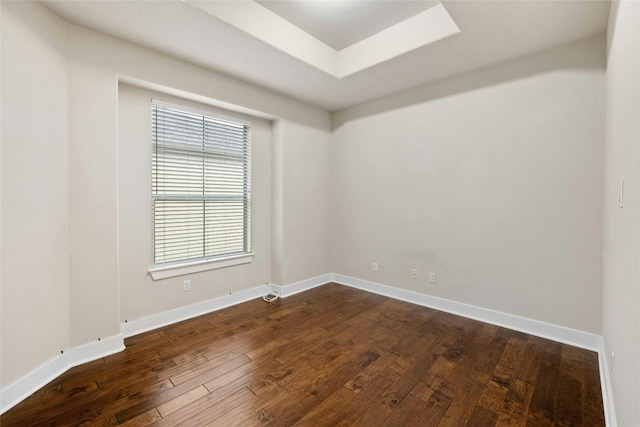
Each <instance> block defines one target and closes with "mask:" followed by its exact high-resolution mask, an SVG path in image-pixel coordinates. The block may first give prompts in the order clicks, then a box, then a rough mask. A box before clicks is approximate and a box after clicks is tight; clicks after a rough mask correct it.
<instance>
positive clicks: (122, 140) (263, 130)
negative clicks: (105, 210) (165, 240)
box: [118, 84, 271, 321]
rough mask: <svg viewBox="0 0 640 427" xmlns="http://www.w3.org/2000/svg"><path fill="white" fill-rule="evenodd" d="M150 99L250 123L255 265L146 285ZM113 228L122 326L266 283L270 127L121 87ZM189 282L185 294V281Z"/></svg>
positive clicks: (149, 261)
mask: <svg viewBox="0 0 640 427" xmlns="http://www.w3.org/2000/svg"><path fill="white" fill-rule="evenodd" d="M151 99H156V100H161V101H165V102H169V103H172V104H175V105H181V106H185V107H191V108H194V109H197V110H199V111H205V112H208V113H211V114H214V115H220V116H225V117H232V118H237V119H240V120H244V121H249V122H251V125H252V126H251V140H252V141H251V180H252V191H251V193H252V200H251V202H252V203H251V217H252V221H251V222H252V224H251V241H252V249H253V252H254V253H255V258H254V260H253V262H251V263H249V264H243V265H239V266H235V267H227V268H221V269H217V270H210V271H206V272H201V273H196V274H189V275H185V276H178V277H173V278H169V279H164V280H157V281H153V280H151V277H150V276H149V275H148V273H147V270H148V268H150V267H151V266H152V265H153V253H152V244H151V243H152V241H153V240H152V239H153V236H152V228H153V224H152V221H153V220H152V215H151V125H150V123H151V107H150V106H151V102H150V100H151ZM118 189H119V190H118V224H119V233H118V234H119V236H120V238H119V259H120V262H119V268H120V300H121V319H122V321H124V320H132V319H136V318H139V317H142V316H145V315H149V314H155V313H161V312H163V311H166V310H169V309H172V308H177V307H181V306H184V305H188V304H193V303H196V302H198V301H204V300H207V299H210V298H214V297H217V296H220V295H223V294H225V293H227V294H228V293H230V292H235V291H239V290H243V289H247V288H251V287H254V286H258V285H261V284H265V283H268V282H269V281H270V280H271V279H270V272H271V123H270V122H269V121H267V120H264V119H259V118H256V117H250V116H246V115H241V114H238V113H233V112H230V111H227V110H221V109H219V108H214V107H211V106H208V105H203V104H198V103H194V102H191V101H188V100H185V99H180V98H175V97H172V96H169V95H166V94H161V93H157V92H151V91H148V90H143V89H140V88H135V87H132V86H127V85H122V84H121V85H120V86H119V96H118ZM185 279H189V280H191V291H190V292H184V291H183V281H184V280H185Z"/></svg>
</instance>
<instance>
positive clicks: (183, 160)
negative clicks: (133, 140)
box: [152, 104, 251, 264]
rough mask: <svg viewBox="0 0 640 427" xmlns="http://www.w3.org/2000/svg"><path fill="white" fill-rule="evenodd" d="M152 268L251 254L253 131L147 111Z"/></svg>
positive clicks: (170, 111)
mask: <svg viewBox="0 0 640 427" xmlns="http://www.w3.org/2000/svg"><path fill="white" fill-rule="evenodd" d="M152 174H153V175H152V196H153V197H152V199H153V212H154V260H155V263H156V264H167V263H174V262H185V261H199V260H203V259H209V258H216V257H223V256H229V255H237V254H242V253H247V252H249V251H250V209H249V207H250V194H251V193H250V128H249V126H248V125H245V124H242V123H234V122H231V121H228V120H222V119H218V118H215V117H210V116H204V115H201V114H196V113H192V112H188V111H181V110H178V109H174V108H170V107H166V106H162V105H159V104H153V105H152Z"/></svg>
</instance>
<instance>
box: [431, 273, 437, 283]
mask: <svg viewBox="0 0 640 427" xmlns="http://www.w3.org/2000/svg"><path fill="white" fill-rule="evenodd" d="M429 283H436V273H434V272H433V271H431V272H430V273H429Z"/></svg>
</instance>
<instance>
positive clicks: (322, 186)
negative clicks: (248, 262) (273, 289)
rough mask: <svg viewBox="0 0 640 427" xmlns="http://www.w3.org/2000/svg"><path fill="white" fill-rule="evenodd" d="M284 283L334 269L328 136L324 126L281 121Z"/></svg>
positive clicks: (297, 280)
mask: <svg viewBox="0 0 640 427" xmlns="http://www.w3.org/2000/svg"><path fill="white" fill-rule="evenodd" d="M282 133H283V142H284V144H283V147H282V161H283V163H282V175H283V177H282V182H283V190H282V191H283V193H282V203H283V209H282V214H283V218H282V221H283V230H282V231H283V247H282V254H283V257H282V259H283V265H282V282H279V283H278V282H276V283H277V284H278V285H279V284H280V283H285V284H291V283H295V282H299V281H301V280H305V279H309V278H311V277H317V276H320V275H322V274H327V273H328V272H330V271H331V270H330V258H329V254H330V250H329V245H330V232H329V230H330V222H329V197H330V180H329V159H330V157H329V149H330V145H329V139H328V138H327V134H326V133H325V132H324V131H323V130H322V129H316V128H313V127H310V126H308V125H306V124H304V123H298V122H292V121H285V122H284V123H283V130H282Z"/></svg>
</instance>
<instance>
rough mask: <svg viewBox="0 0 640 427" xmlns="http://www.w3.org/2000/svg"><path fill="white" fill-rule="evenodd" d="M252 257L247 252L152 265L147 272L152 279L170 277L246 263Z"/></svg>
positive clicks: (251, 254) (251, 259)
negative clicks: (201, 259)
mask: <svg viewBox="0 0 640 427" xmlns="http://www.w3.org/2000/svg"><path fill="white" fill-rule="evenodd" d="M253 257H254V254H253V253H248V254H242V255H237V256H230V257H225V258H218V259H208V260H203V261H195V262H185V263H181V264H169V265H165V266H154V267H152V268H150V269H149V274H150V275H151V278H152V279H153V280H160V279H168V278H170V277H176V276H183V275H185V274H193V273H200V272H202V271H208V270H216V269H218V268H224V267H231V266H234V265H241V264H248V263H250V262H251V261H253Z"/></svg>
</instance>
